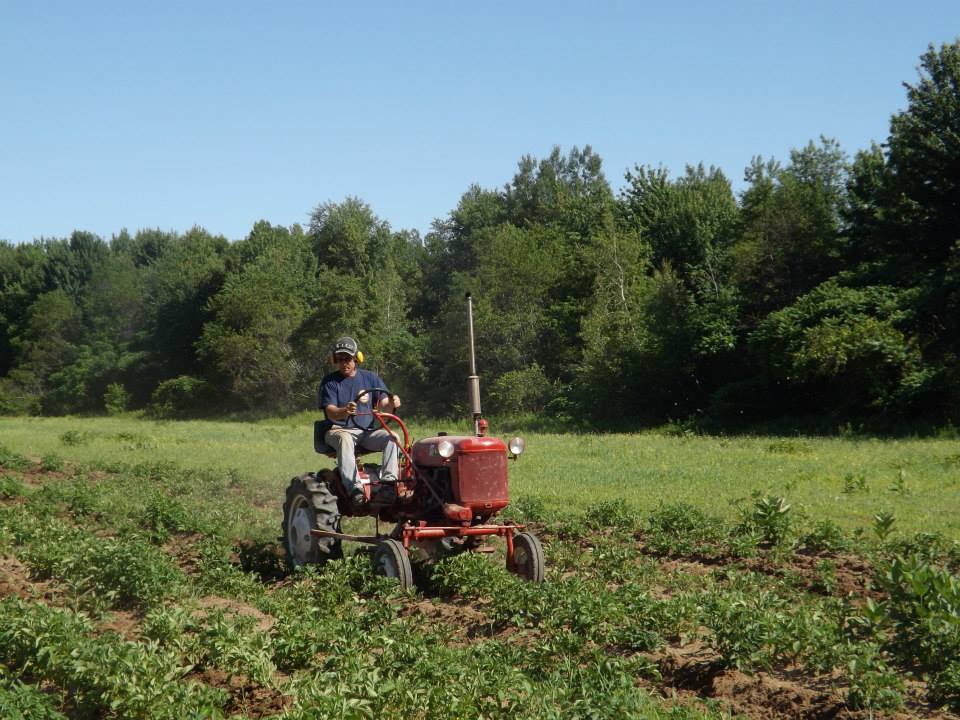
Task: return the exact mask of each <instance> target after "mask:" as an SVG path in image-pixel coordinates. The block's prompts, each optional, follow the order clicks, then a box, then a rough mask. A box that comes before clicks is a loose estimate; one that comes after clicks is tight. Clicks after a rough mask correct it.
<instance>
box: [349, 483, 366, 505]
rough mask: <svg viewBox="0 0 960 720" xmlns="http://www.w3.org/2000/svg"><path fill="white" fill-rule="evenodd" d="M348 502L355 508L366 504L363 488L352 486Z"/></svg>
mask: <svg viewBox="0 0 960 720" xmlns="http://www.w3.org/2000/svg"><path fill="white" fill-rule="evenodd" d="M350 503H351V504H352V505H353V506H354V507H355V508H362V507H366V506H367V498H366V496H365V495H364V494H363V488H354V489H353V490H352V491H351V493H350Z"/></svg>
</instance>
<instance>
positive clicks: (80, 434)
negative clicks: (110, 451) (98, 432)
mask: <svg viewBox="0 0 960 720" xmlns="http://www.w3.org/2000/svg"><path fill="white" fill-rule="evenodd" d="M91 437H92V435H91V434H90V433H88V432H84V431H82V430H67V431H66V432H64V433H62V434H61V435H60V442H62V443H63V444H64V445H66V446H67V447H76V446H78V445H85V444H86V443H88V442H90V439H91Z"/></svg>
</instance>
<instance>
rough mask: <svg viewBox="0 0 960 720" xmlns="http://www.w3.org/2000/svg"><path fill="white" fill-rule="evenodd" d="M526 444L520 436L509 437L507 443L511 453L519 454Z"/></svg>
mask: <svg viewBox="0 0 960 720" xmlns="http://www.w3.org/2000/svg"><path fill="white" fill-rule="evenodd" d="M526 446H527V444H526V443H525V442H524V441H523V438H522V437H515V438H510V442H509V443H508V444H507V448H508V449H509V450H510V454H511V455H519V454H520V453H522V452H523V449H524V448H525V447H526Z"/></svg>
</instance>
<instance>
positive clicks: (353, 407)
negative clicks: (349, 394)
mask: <svg viewBox="0 0 960 720" xmlns="http://www.w3.org/2000/svg"><path fill="white" fill-rule="evenodd" d="M344 410H346V411H347V415H356V414H357V404H356V403H355V402H354V401H353V400H351V401H350V402H348V403H347V406H346V407H345V408H344Z"/></svg>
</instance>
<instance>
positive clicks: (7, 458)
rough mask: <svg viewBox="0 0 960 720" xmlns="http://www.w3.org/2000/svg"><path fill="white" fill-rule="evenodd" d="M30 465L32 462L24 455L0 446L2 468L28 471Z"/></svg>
mask: <svg viewBox="0 0 960 720" xmlns="http://www.w3.org/2000/svg"><path fill="white" fill-rule="evenodd" d="M30 465H31V462H30V461H29V460H27V459H26V458H25V457H24V456H23V455H20V454H19V453H15V452H13V451H11V450H10V449H9V448H7V447H5V446H3V445H0V467H5V468H7V469H9V470H26V469H27V468H29V467H30Z"/></svg>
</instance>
